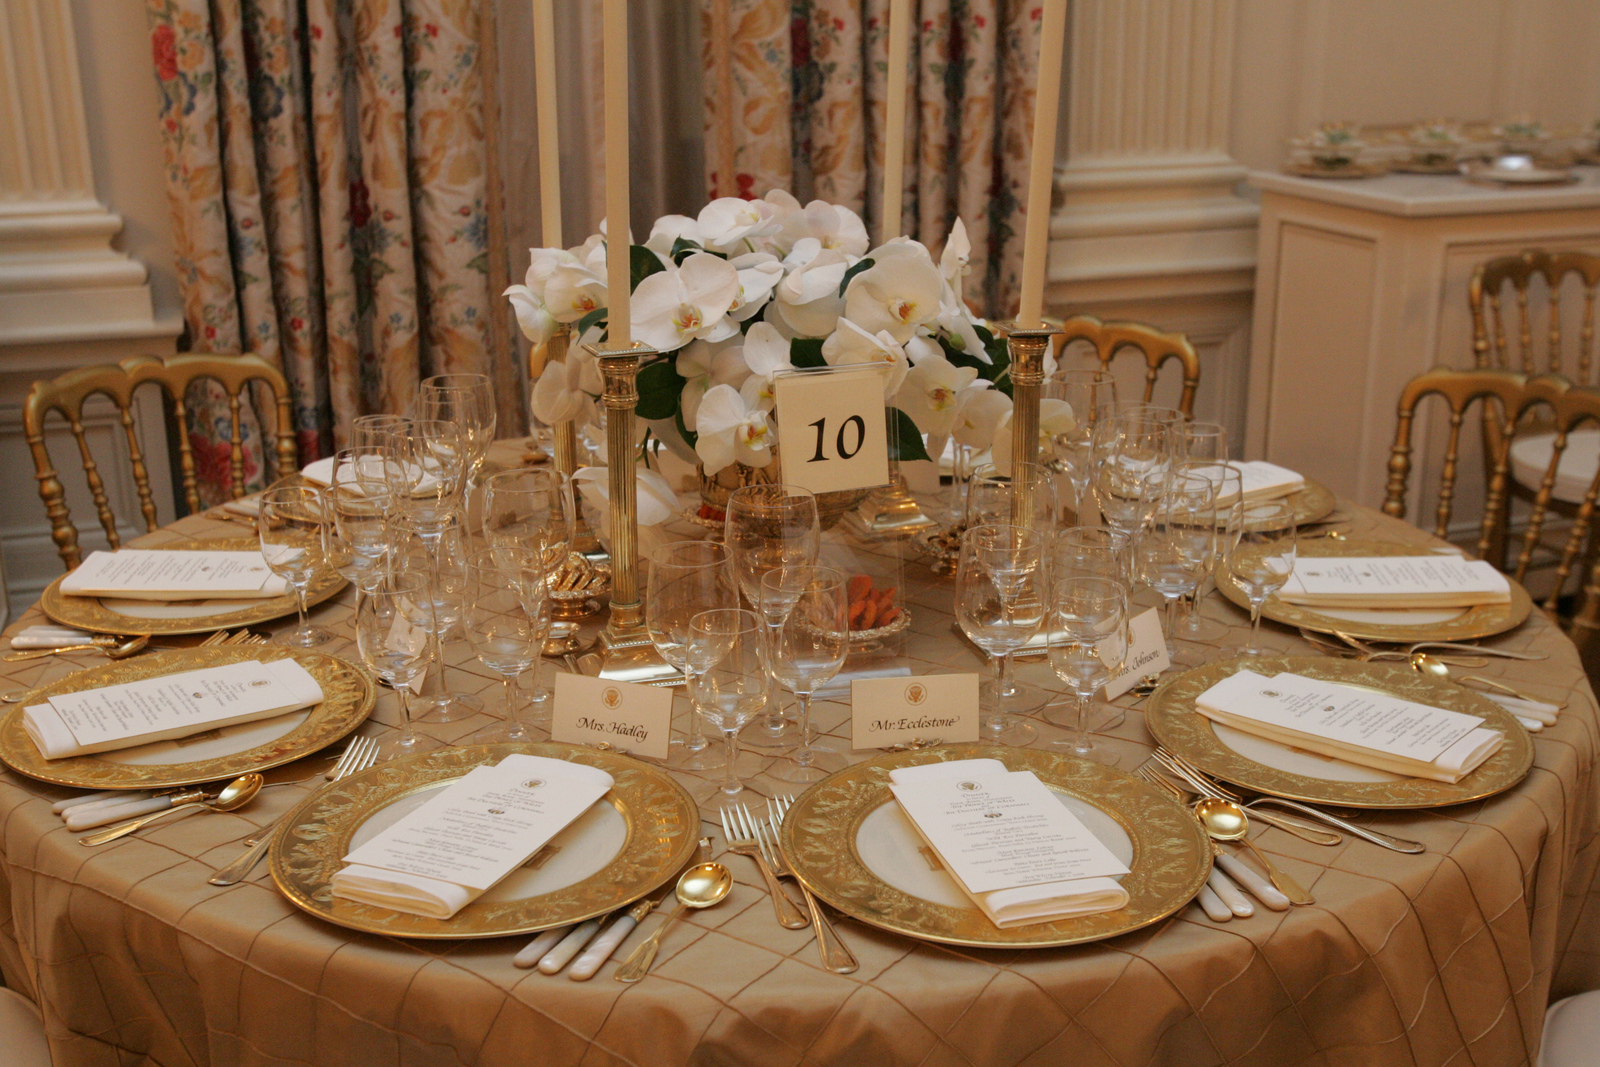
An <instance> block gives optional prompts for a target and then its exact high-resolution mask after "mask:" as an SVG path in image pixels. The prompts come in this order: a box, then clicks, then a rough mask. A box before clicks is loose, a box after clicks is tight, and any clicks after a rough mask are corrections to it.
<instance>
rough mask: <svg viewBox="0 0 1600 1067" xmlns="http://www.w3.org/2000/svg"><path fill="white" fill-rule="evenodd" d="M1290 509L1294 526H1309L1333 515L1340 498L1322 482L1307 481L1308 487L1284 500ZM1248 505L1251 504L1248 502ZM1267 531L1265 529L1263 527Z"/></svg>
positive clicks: (1308, 479)
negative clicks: (1292, 511)
mask: <svg viewBox="0 0 1600 1067" xmlns="http://www.w3.org/2000/svg"><path fill="white" fill-rule="evenodd" d="M1283 499H1284V500H1286V501H1287V502H1288V504H1289V506H1290V507H1292V508H1294V524H1295V525H1296V526H1309V525H1311V524H1312V523H1314V522H1316V521H1318V520H1319V519H1325V518H1327V517H1328V516H1329V515H1332V514H1333V509H1334V508H1336V507H1338V506H1339V498H1338V497H1336V496H1334V495H1333V490H1332V489H1329V488H1328V487H1327V486H1325V485H1323V484H1322V483H1321V482H1314V481H1312V480H1311V479H1310V478H1307V479H1306V487H1305V488H1304V489H1298V490H1296V491H1295V492H1293V493H1290V494H1289V495H1288V496H1286V497H1284V498H1283ZM1246 503H1247V504H1248V503H1250V502H1249V501H1246ZM1263 529H1265V527H1263Z"/></svg>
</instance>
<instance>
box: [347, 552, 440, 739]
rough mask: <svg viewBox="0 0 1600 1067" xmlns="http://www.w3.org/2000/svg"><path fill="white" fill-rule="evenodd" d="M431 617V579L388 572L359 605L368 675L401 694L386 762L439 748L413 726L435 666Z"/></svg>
mask: <svg viewBox="0 0 1600 1067" xmlns="http://www.w3.org/2000/svg"><path fill="white" fill-rule="evenodd" d="M431 615H432V607H431V605H430V604H429V603H428V593H427V578H426V576H425V575H422V574H418V573H415V572H411V571H385V572H383V573H382V574H380V575H379V577H378V579H377V581H375V582H374V583H373V585H372V588H370V589H368V590H367V591H366V593H365V594H364V595H363V596H362V597H361V599H360V601H359V602H358V603H357V604H356V648H357V650H359V652H360V653H361V662H363V663H365V664H366V665H367V669H368V670H370V671H372V673H374V674H376V675H377V676H378V677H380V678H382V679H383V680H384V681H386V682H388V683H389V684H390V685H391V686H393V687H394V690H395V692H397V693H399V694H400V736H399V737H398V738H394V739H392V740H390V741H387V742H385V743H384V746H383V751H384V758H386V759H395V758H398V757H400V756H410V755H414V754H416V753H418V752H425V751H427V750H428V749H431V748H435V747H437V746H438V744H439V742H438V741H437V740H435V739H433V738H430V737H423V736H421V735H419V734H418V733H417V732H416V730H415V729H414V728H413V726H412V715H411V704H410V701H409V700H408V699H407V696H406V694H407V693H410V692H412V691H413V690H414V689H415V688H416V687H417V683H418V681H419V680H420V679H421V678H422V677H423V675H425V674H426V673H427V670H428V666H429V664H430V663H432V662H433V655H432V647H433V646H432V642H431V641H429V639H428V631H427V623H428V621H429V619H430V617H431Z"/></svg>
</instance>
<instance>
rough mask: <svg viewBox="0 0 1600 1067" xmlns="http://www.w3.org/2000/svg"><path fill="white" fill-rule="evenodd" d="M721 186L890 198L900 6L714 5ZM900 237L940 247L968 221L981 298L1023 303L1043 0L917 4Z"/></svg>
mask: <svg viewBox="0 0 1600 1067" xmlns="http://www.w3.org/2000/svg"><path fill="white" fill-rule="evenodd" d="M701 5H702V8H701V10H702V18H703V22H704V26H705V33H704V42H705V44H704V48H705V63H706V73H705V86H704V88H705V105H706V175H707V184H708V186H709V195H710V196H712V197H718V196H743V197H756V196H762V195H764V194H765V193H766V192H767V191H768V190H769V189H773V188H782V189H788V190H790V191H791V192H793V193H794V194H795V195H796V196H798V197H799V198H800V199H801V200H802V201H804V200H807V199H810V198H811V197H820V198H821V199H823V200H827V201H830V202H833V203H839V204H845V205H847V206H849V207H851V208H853V209H854V210H856V211H858V212H861V213H862V215H863V217H864V218H865V220H866V222H867V229H868V232H870V233H872V234H873V235H874V237H876V235H877V233H878V232H879V227H878V222H877V219H878V217H879V209H880V206H881V203H882V199H883V123H884V113H885V96H886V87H887V68H888V56H889V44H888V34H887V29H888V24H889V0H701ZM912 6H913V15H912V25H913V28H914V30H913V34H912V40H911V47H910V63H911V70H910V72H909V90H908V91H909V93H910V94H911V97H912V99H911V100H909V101H908V102H907V108H906V138H907V141H908V143H909V144H910V145H912V146H914V148H913V150H912V151H911V152H908V154H907V159H906V171H905V200H904V203H905V209H904V215H903V217H902V219H901V226H900V229H899V231H898V232H901V233H906V234H909V235H911V236H912V237H915V238H917V239H918V240H921V241H923V242H925V243H927V244H929V245H930V246H932V247H933V248H934V250H935V252H937V250H938V245H939V243H940V242H942V241H943V240H944V237H945V234H947V233H948V232H949V229H950V224H951V223H952V222H953V221H954V219H955V218H956V217H957V216H960V217H961V218H962V220H963V221H965V223H966V226H967V233H968V236H969V237H970V239H971V241H972V263H973V264H974V266H975V267H977V266H978V265H980V264H981V265H982V267H981V268H980V270H975V271H974V276H973V278H972V279H971V280H970V281H969V283H968V287H967V294H968V298H969V300H974V301H975V302H978V303H980V304H981V305H983V306H982V307H981V308H980V310H981V311H982V312H983V313H985V314H987V315H991V316H997V317H1009V316H1011V315H1014V314H1015V313H1016V301H1017V292H1018V282H1019V276H1020V274H1021V270H1022V226H1021V221H1022V210H1023V203H1024V201H1025V200H1026V192H1025V190H1026V183H1027V166H1028V151H1029V145H1030V143H1031V141H1032V137H1033V91H1034V82H1035V80H1036V78H1037V77H1038V65H1039V61H1038V57H1039V23H1040V14H1041V12H1040V8H1039V5H1038V0H914V2H913V5H912Z"/></svg>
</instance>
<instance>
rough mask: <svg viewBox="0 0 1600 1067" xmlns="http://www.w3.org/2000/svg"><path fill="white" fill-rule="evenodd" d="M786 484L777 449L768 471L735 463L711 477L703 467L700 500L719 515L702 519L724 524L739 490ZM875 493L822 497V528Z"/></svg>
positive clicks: (862, 491) (847, 491) (819, 515)
mask: <svg viewBox="0 0 1600 1067" xmlns="http://www.w3.org/2000/svg"><path fill="white" fill-rule="evenodd" d="M782 482H783V460H782V459H781V458H780V457H779V455H778V450H777V449H776V448H774V449H773V450H772V462H771V463H769V464H767V465H766V466H765V467H747V466H745V465H744V464H742V463H735V464H732V465H731V466H727V467H724V468H722V469H721V470H720V471H718V472H717V473H716V474H707V473H706V472H705V468H704V467H702V468H701V469H700V499H701V500H702V501H704V502H705V504H706V505H707V506H708V507H710V508H711V509H712V510H713V511H714V512H715V513H716V514H715V515H714V516H705V515H702V518H703V519H705V520H707V521H710V520H711V519H713V518H714V519H715V520H716V521H717V522H719V523H720V521H721V519H722V518H723V516H724V515H725V514H726V512H727V510H728V497H730V496H732V495H733V491H734V490H735V489H743V488H744V487H745V486H747V485H777V484H781V483H782ZM872 492H874V490H871V489H845V490H841V491H839V492H834V493H818V494H817V522H818V524H819V525H820V526H821V527H822V528H823V529H824V530H831V529H833V528H834V527H835V526H837V525H839V521H840V520H841V519H843V518H845V516H846V515H848V514H850V512H851V510H852V509H853V508H855V507H856V506H857V505H859V504H860V503H861V502H862V501H863V500H865V499H867V497H868V496H869V495H870V494H871V493H872ZM913 503H915V502H913Z"/></svg>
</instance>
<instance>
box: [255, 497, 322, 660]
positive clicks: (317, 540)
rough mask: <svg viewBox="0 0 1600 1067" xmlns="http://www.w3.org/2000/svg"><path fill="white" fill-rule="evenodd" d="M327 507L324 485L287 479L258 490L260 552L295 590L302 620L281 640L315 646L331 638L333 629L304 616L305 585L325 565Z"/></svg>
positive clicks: (284, 642) (297, 646) (280, 639)
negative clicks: (287, 481)
mask: <svg viewBox="0 0 1600 1067" xmlns="http://www.w3.org/2000/svg"><path fill="white" fill-rule="evenodd" d="M326 526H327V510H326V507H325V505H324V502H323V497H322V490H320V489H314V488H312V487H311V486H308V485H285V486H279V487H277V488H275V489H268V490H267V491H266V492H264V493H262V494H261V510H260V511H259V512H258V513H257V515H256V531H257V534H258V535H259V537H260V539H261V555H262V556H263V557H264V558H265V559H266V561H267V566H269V567H271V568H272V573H273V574H276V575H278V576H279V577H280V578H282V579H284V581H286V582H288V583H289V588H290V589H292V590H293V591H294V602H295V608H296V610H297V611H298V612H299V616H300V625H299V626H298V627H297V628H296V629H295V630H294V632H293V633H288V634H283V635H281V636H280V637H279V638H278V641H279V643H280V644H285V645H291V646H293V647H295V648H313V647H315V646H317V645H320V644H323V643H324V642H327V641H331V640H333V634H332V633H330V632H329V631H327V630H325V629H323V628H322V627H320V626H312V625H311V624H310V623H308V622H307V621H306V590H307V589H309V588H310V587H311V582H312V580H313V579H314V578H316V576H317V572H318V571H320V570H322V569H323V567H325V566H326V565H327V529H326Z"/></svg>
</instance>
